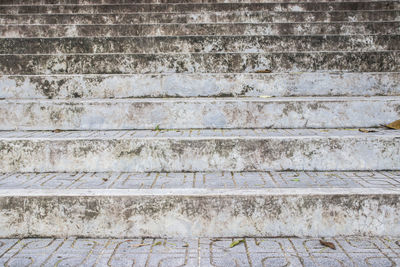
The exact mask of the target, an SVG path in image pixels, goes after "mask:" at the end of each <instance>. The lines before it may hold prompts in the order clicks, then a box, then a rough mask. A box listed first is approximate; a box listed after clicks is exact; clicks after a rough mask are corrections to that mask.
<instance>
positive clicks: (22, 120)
mask: <svg viewBox="0 0 400 267" xmlns="http://www.w3.org/2000/svg"><path fill="white" fill-rule="evenodd" d="M399 117H400V99H398V98H397V99H396V98H394V97H393V98H387V97H385V98H374V99H365V98H355V99H341V98H335V99H329V98H328V99H327V98H325V99H318V98H308V99H307V98H303V99H300V100H299V99H295V98H292V99H287V100H285V99H280V100H276V101H274V100H269V101H268V100H257V99H252V100H245V99H239V100H234V99H231V100H216V99H202V100H196V99H190V100H183V99H182V100H162V99H157V100H153V101H148V100H127V101H125V100H119V101H118V100H110V101H107V100H105V101H99V100H93V101H74V102H71V101H42V102H37V101H35V102H31V101H18V100H17V101H10V100H8V101H0V130H14V129H18V130H54V129H63V130H107V129H115V130H124V129H150V130H151V129H155V128H156V127H157V125H158V126H159V127H160V128H162V129H207V128H231V129H232V128H237V129H240V128H355V127H377V126H380V125H384V124H388V123H390V122H392V121H395V120H396V119H398V118H399Z"/></svg>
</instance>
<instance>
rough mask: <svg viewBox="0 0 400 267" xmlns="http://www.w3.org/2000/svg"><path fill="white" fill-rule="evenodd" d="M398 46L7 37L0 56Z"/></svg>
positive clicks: (356, 41)
mask: <svg viewBox="0 0 400 267" xmlns="http://www.w3.org/2000/svg"><path fill="white" fill-rule="evenodd" d="M398 47H400V35H396V34H393V35H392V34H390V35H389V34H388V35H329V36H321V35H319V36H313V35H310V36H288V35H286V36H254V35H249V36H215V35H214V36H209V35H208V36H204V35H202V36H200V35H199V36H180V37H178V36H168V37H167V36H162V37H161V36H159V37H136V36H135V37H134V36H132V37H77V38H70V37H56V38H7V39H2V42H0V54H2V55H5V54H19V55H22V54H24V55H28V54H36V55H44V54H60V53H62V54H121V53H147V54H152V53H186V52H189V53H199V52H203V53H204V52H217V53H223V52H235V53H243V52H250V53H270V52H275V53H276V52H301V51H307V52H311V51H313V52H324V51H330V52H333V51H347V52H350V51H389V50H397V49H398Z"/></svg>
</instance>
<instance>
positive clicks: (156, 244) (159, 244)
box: [153, 241, 162, 247]
mask: <svg viewBox="0 0 400 267" xmlns="http://www.w3.org/2000/svg"><path fill="white" fill-rule="evenodd" d="M161 244H162V242H161V241H158V242H156V243H154V244H153V247H154V246H161Z"/></svg>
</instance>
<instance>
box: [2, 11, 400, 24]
mask: <svg viewBox="0 0 400 267" xmlns="http://www.w3.org/2000/svg"><path fill="white" fill-rule="evenodd" d="M396 20H397V21H398V20H400V11H398V10H373V11H369V10H353V11H323V12H320V11H312V12H298V11H296V12H279V11H278V12H276V11H230V12H199V13H133V14H101V16H98V15H97V14H18V15H0V24H70V25H74V24H78V25H79V24H139V23H265V22H274V23H282V22H339V21H340V22H367V21H396Z"/></svg>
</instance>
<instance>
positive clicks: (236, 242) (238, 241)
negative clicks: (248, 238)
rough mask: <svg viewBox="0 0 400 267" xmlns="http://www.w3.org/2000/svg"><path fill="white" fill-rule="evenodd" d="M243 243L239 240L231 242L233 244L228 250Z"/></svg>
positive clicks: (242, 240)
mask: <svg viewBox="0 0 400 267" xmlns="http://www.w3.org/2000/svg"><path fill="white" fill-rule="evenodd" d="M243 242H244V239H240V240H236V241H233V242H232V243H231V244H230V245H229V247H230V248H233V247H236V246H237V245H239V244H240V243H243Z"/></svg>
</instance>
